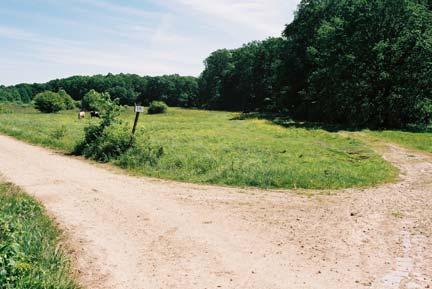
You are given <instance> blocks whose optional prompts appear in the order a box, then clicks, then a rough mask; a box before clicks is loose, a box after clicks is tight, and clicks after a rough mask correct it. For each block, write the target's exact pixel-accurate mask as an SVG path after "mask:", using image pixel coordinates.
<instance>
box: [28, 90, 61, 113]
mask: <svg viewBox="0 0 432 289" xmlns="http://www.w3.org/2000/svg"><path fill="white" fill-rule="evenodd" d="M34 102H35V107H36V109H38V110H39V111H41V112H44V113H54V112H59V111H60V110H63V109H65V108H66V106H65V102H64V100H63V98H62V97H61V96H60V95H59V94H58V93H55V92H52V91H45V92H42V93H39V94H37V95H36V96H35V98H34Z"/></svg>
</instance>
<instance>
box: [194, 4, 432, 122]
mask: <svg viewBox="0 0 432 289" xmlns="http://www.w3.org/2000/svg"><path fill="white" fill-rule="evenodd" d="M431 3H432V1H431V0H303V1H301V3H300V5H299V8H298V10H297V12H296V14H295V19H294V21H293V22H292V23H291V24H289V25H287V26H286V28H285V30H284V31H283V37H281V38H271V39H268V40H266V41H262V42H253V43H249V44H247V45H245V46H243V47H242V48H240V49H235V50H218V51H216V52H214V53H213V54H212V55H210V57H209V58H207V60H206V61H205V70H204V72H203V73H202V75H201V77H200V79H199V83H200V85H199V88H200V100H201V104H202V105H203V106H205V107H208V108H217V109H228V110H242V111H246V112H247V111H256V110H258V111H271V112H283V113H286V114H288V115H290V116H291V117H293V118H295V119H298V120H308V121H319V122H326V123H342V124H348V125H354V126H368V127H374V128H376V127H402V126H405V125H407V124H411V123H414V124H427V123H430V121H431V118H432V11H431V10H432V9H431V6H432V4H431Z"/></svg>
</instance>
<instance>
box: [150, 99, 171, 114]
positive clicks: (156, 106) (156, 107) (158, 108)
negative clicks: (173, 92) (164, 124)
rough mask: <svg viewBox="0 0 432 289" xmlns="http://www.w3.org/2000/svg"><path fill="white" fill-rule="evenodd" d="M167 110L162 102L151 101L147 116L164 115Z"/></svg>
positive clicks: (166, 106)
mask: <svg viewBox="0 0 432 289" xmlns="http://www.w3.org/2000/svg"><path fill="white" fill-rule="evenodd" d="M167 110H168V105H166V104H165V102H163V101H152V103H150V106H149V108H148V114H159V113H165V112H166V111H167Z"/></svg>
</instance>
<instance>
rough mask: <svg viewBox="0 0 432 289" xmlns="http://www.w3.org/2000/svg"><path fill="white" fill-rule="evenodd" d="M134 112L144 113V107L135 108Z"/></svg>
mask: <svg viewBox="0 0 432 289" xmlns="http://www.w3.org/2000/svg"><path fill="white" fill-rule="evenodd" d="M135 112H144V106H135Z"/></svg>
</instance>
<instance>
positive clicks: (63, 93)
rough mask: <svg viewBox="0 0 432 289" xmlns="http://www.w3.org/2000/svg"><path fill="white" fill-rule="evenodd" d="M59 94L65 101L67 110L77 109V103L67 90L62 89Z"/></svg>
mask: <svg viewBox="0 0 432 289" xmlns="http://www.w3.org/2000/svg"><path fill="white" fill-rule="evenodd" d="M58 94H59V95H60V96H61V98H62V99H63V101H64V105H65V108H66V109H67V110H70V109H74V108H76V105H75V101H74V100H73V98H72V97H71V96H70V95H69V94H68V93H67V92H66V91H65V90H63V89H60V90H59V92H58Z"/></svg>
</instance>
